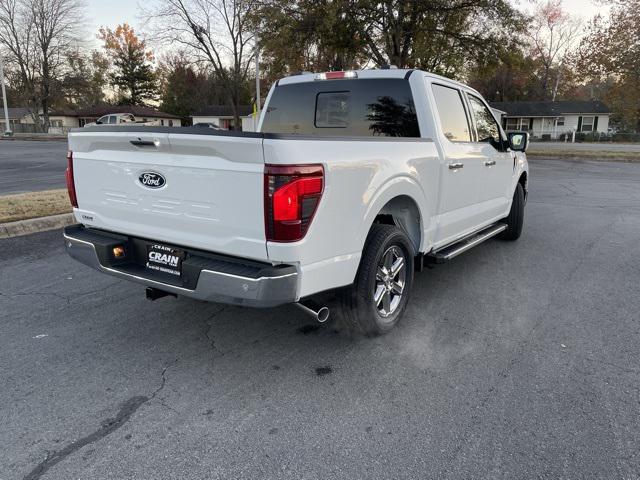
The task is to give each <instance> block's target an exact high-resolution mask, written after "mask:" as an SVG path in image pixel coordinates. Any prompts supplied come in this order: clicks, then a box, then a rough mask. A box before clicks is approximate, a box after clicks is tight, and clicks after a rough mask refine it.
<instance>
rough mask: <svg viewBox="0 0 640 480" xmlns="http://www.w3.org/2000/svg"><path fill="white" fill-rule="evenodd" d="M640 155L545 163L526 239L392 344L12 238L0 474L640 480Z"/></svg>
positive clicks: (429, 302)
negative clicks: (166, 294)
mask: <svg viewBox="0 0 640 480" xmlns="http://www.w3.org/2000/svg"><path fill="white" fill-rule="evenodd" d="M638 185H640V164H627V163H595V162H575V161H574V162H569V161H556V160H538V159H536V160H533V161H531V182H530V192H531V193H530V199H529V203H528V204H527V208H526V216H525V229H524V234H523V236H522V238H521V239H520V241H518V242H516V243H507V242H502V241H499V240H492V241H490V242H488V243H485V244H483V245H481V246H479V247H477V248H475V249H474V250H472V251H470V252H469V253H467V254H464V255H462V256H460V257H458V258H456V259H454V260H453V261H452V262H450V263H448V264H445V265H442V266H438V267H437V268H435V269H433V270H429V271H426V272H424V273H422V274H419V275H418V276H417V278H416V282H415V284H414V289H413V294H412V302H411V304H410V306H409V308H408V311H407V316H406V318H405V319H404V321H403V323H401V324H400V325H399V326H398V328H396V329H395V330H394V331H393V332H391V333H390V334H389V335H386V336H384V337H379V338H374V339H365V338H355V339H354V338H350V337H349V336H347V335H345V334H343V333H341V332H336V331H335V329H334V328H332V327H331V326H327V327H324V326H323V327H321V328H316V327H317V326H316V325H314V324H313V323H312V322H311V321H310V320H309V318H307V317H305V316H304V315H303V314H302V313H301V312H300V311H298V310H297V309H295V308H293V307H283V308H278V309H273V310H268V311H257V310H249V309H241V308H235V307H223V306H220V305H213V304H205V303H201V302H196V301H192V300H188V299H183V298H179V299H162V300H159V301H157V302H154V303H151V302H148V301H146V300H145V299H144V289H143V287H141V286H138V285H134V284H130V283H127V282H124V281H119V280H116V279H114V278H111V277H107V276H104V275H101V274H99V273H97V272H94V271H92V270H90V269H88V268H87V267H84V266H82V265H80V264H78V263H74V262H73V261H72V260H70V259H69V258H67V256H66V255H65V253H64V251H63V245H62V241H61V238H60V234H59V233H58V232H50V233H42V234H37V235H32V236H29V237H23V238H18V239H9V240H0V316H1V322H0V366H1V369H0V375H2V382H1V384H2V387H3V388H1V389H0V425H1V426H2V428H0V444H1V445H2V448H0V479H2V480H8V479H20V478H26V479H38V478H43V479H70V478H92V479H125V478H163V479H183V478H194V479H203V478H207V479H213V478H220V479H230V478H237V479H256V478H291V479H300V478H305V479H334V478H335V479H343V478H350V479H357V478H385V479H387V478H395V479H405V478H406V479H417V478H438V479H441V478H508V479H513V478H624V479H632V478H639V475H640V473H639V472H640V449H639V448H638V445H640V349H639V348H638V346H639V344H640V323H639V313H638V312H640V295H639V289H640V269H639V268H638V259H639V256H640V189H639V188H638Z"/></svg>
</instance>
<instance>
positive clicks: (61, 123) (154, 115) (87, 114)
mask: <svg viewBox="0 0 640 480" xmlns="http://www.w3.org/2000/svg"><path fill="white" fill-rule="evenodd" d="M113 113H131V114H133V116H134V117H135V119H136V121H139V122H149V123H153V124H155V125H158V126H165V127H180V126H181V125H182V121H181V119H180V117H178V116H176V115H172V114H170V113H165V112H161V111H159V110H156V109H155V108H152V107H143V106H139V105H115V106H114V105H100V106H97V107H89V108H82V109H80V110H70V109H69V110H58V111H53V112H51V113H50V114H49V120H50V123H51V127H50V128H49V133H66V132H67V131H69V129H70V128H78V127H84V126H85V125H86V124H87V123H92V122H95V121H96V120H97V119H99V118H100V117H103V116H104V115H110V114H113Z"/></svg>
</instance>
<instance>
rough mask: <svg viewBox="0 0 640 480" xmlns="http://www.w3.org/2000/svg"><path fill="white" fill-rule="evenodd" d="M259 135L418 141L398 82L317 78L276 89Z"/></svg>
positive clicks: (406, 92)
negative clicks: (408, 139) (400, 138)
mask: <svg viewBox="0 0 640 480" xmlns="http://www.w3.org/2000/svg"><path fill="white" fill-rule="evenodd" d="M262 131H263V132H265V133H279V134H299V135H317V136H334V137H419V136H420V128H419V126H418V118H417V116H416V109H415V106H414V104H413V95H412V93H411V88H410V86H409V82H408V81H407V80H404V79H360V80H319V81H315V82H304V83H295V84H290V85H280V86H277V87H276V88H275V89H274V91H273V94H272V96H271V99H270V100H269V104H268V106H267V110H266V112H265V117H264V122H263V125H262Z"/></svg>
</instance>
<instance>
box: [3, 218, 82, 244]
mask: <svg viewBox="0 0 640 480" xmlns="http://www.w3.org/2000/svg"><path fill="white" fill-rule="evenodd" d="M74 222H75V218H74V216H73V214H72V213H63V214H60V215H52V216H50V217H41V218H30V219H29V220H20V221H18V222H9V223H0V238H13V237H21V236H23V235H29V234H31V233H38V232H46V231H48V230H56V229H58V228H62V227H66V226H67V225H71V224H73V223H74Z"/></svg>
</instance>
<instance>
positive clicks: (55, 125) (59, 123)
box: [51, 120, 62, 128]
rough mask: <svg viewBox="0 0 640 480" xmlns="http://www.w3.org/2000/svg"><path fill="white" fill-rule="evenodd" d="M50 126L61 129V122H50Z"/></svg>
mask: <svg viewBox="0 0 640 480" xmlns="http://www.w3.org/2000/svg"><path fill="white" fill-rule="evenodd" d="M51 126H52V127H56V128H60V127H62V120H51Z"/></svg>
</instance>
